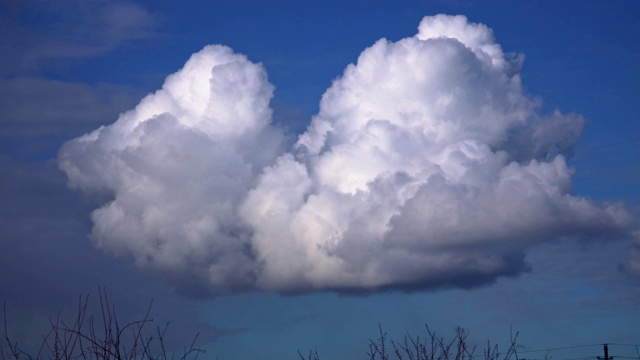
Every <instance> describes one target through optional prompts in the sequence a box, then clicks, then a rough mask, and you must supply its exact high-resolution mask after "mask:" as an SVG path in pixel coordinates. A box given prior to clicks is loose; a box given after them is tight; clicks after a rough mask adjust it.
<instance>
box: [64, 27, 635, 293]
mask: <svg viewBox="0 0 640 360" xmlns="http://www.w3.org/2000/svg"><path fill="white" fill-rule="evenodd" d="M521 62H522V57H518V56H513V55H509V54H506V55H505V54H504V53H503V51H502V49H501V47H500V45H499V44H497V43H496V42H495V40H494V38H493V34H492V33H491V30H490V29H488V28H487V27H486V26H484V25H481V24H471V23H468V22H467V20H466V18H464V17H462V16H456V17H450V16H444V15H438V16H435V17H426V18H425V19H424V20H423V21H422V23H421V24H420V27H419V33H418V34H417V35H416V36H414V37H411V38H406V39H403V40H400V41H398V42H395V43H394V42H389V41H387V40H384V39H382V40H380V41H378V42H376V43H375V44H374V45H373V46H371V47H370V48H368V49H366V50H365V51H363V53H362V54H361V55H360V57H359V59H358V62H357V63H356V64H351V65H349V66H348V67H347V68H346V70H345V72H344V74H343V75H342V77H340V78H339V79H337V80H336V81H335V82H334V83H333V85H332V86H331V87H330V88H329V89H328V90H327V92H326V93H325V94H324V96H323V98H322V101H321V104H320V112H319V113H318V114H317V115H316V116H315V117H314V118H313V120H312V122H311V124H310V126H309V128H308V129H307V131H306V132H305V133H303V134H302V135H300V137H299V139H298V141H297V143H296V144H295V145H294V147H293V148H292V149H290V151H289V152H284V151H283V150H282V148H281V141H282V137H281V134H280V133H279V132H278V131H277V130H276V129H275V127H274V126H273V125H271V124H270V121H271V110H270V108H269V106H268V103H269V100H270V98H271V94H272V91H273V87H272V86H271V85H270V84H269V83H268V82H267V80H266V74H265V72H264V70H263V69H262V67H261V66H260V65H256V64H252V63H250V62H249V61H248V60H247V59H246V58H245V57H244V56H242V55H238V54H234V53H232V51H231V50H230V49H228V48H225V47H221V46H211V47H206V48H205V49H204V50H202V51H201V52H199V53H196V54H194V55H193V56H192V57H191V59H190V60H189V61H188V62H187V64H186V65H185V67H184V68H183V69H182V70H180V71H179V72H177V73H176V74H173V75H171V76H170V77H168V78H167V80H166V82H165V85H164V86H163V89H162V90H160V91H158V92H156V93H155V94H152V95H149V96H148V97H146V98H145V99H143V100H142V101H141V103H140V104H139V105H138V106H137V107H136V108H135V109H134V110H132V111H130V112H128V113H125V114H123V115H122V116H120V118H119V119H118V121H117V122H116V123H114V124H113V125H110V126H108V127H103V128H100V129H98V130H96V131H94V132H93V133H91V134H87V135H85V136H83V137H80V138H78V139H75V140H73V141H71V142H69V143H67V144H66V145H65V146H64V147H63V149H62V150H61V152H60V157H59V163H60V167H61V168H62V169H63V170H64V171H65V172H66V173H67V175H68V176H69V179H70V184H71V186H72V187H75V188H78V189H82V190H84V191H87V192H101V193H105V192H106V193H109V194H110V195H111V196H112V197H113V201H111V202H109V203H107V204H105V205H104V206H103V207H101V208H100V209H97V210H96V211H94V212H93V214H92V219H93V221H94V229H93V232H92V238H93V240H94V241H95V242H96V244H97V245H98V246H99V247H101V248H103V249H105V250H107V251H111V252H114V253H115V254H117V255H127V256H133V257H134V258H135V259H136V262H137V263H138V265H140V266H141V267H144V268H148V269H153V270H155V271H157V272H160V273H162V274H164V275H165V276H166V277H167V278H168V279H170V280H171V281H172V282H173V283H174V284H175V285H176V286H178V287H188V286H204V287H210V289H212V290H213V291H225V290H226V291H236V290H243V289H252V288H259V289H267V290H274V291H282V292H297V291H313V290H345V291H368V290H374V289H388V288H399V289H405V290H411V289H420V288H437V287H446V286H461V287H468V286H478V285H482V284H486V283H488V282H491V281H493V280H495V279H496V278H497V277H499V276H509V275H517V274H519V273H521V272H522V271H526V270H527V269H528V264H527V263H526V262H525V257H524V255H525V253H526V250H527V248H528V247H530V246H532V245H534V244H536V243H541V242H547V241H554V240H558V239H561V238H565V237H601V236H615V235H619V234H623V233H625V232H626V231H627V229H628V227H629V226H630V223H631V217H630V215H628V213H627V212H626V210H625V209H624V208H623V207H622V206H621V205H607V206H604V207H599V206H597V205H596V204H594V203H592V202H590V201H589V200H587V199H585V198H580V197H576V196H573V195H572V194H571V190H572V189H571V175H572V172H573V171H572V169H571V168H569V167H568V166H567V164H566V156H567V155H569V154H570V153H571V147H572V145H573V144H574V142H575V140H576V139H577V138H578V136H579V135H580V133H581V131H582V129H583V127H584V124H585V121H584V119H583V118H582V117H580V116H579V115H575V114H569V115H565V114H561V113H553V114H549V115H543V114H539V113H538V109H537V106H536V103H535V102H534V101H532V100H531V99H529V98H528V97H527V96H526V95H525V94H524V93H523V91H522V88H521V85H520V77H519V71H520V68H521ZM187 279H189V280H187ZM185 284H186V285H185Z"/></svg>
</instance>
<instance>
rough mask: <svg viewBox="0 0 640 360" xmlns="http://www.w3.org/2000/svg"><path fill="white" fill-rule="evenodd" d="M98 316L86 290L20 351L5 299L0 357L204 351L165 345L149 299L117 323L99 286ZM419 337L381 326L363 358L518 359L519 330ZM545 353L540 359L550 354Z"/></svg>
mask: <svg viewBox="0 0 640 360" xmlns="http://www.w3.org/2000/svg"><path fill="white" fill-rule="evenodd" d="M99 300H100V311H99V316H97V317H96V316H93V315H90V316H89V315H88V314H87V305H88V303H89V296H88V295H87V296H86V297H84V298H83V297H80V299H79V301H78V308H77V311H76V315H75V318H74V319H73V320H72V321H71V322H67V321H64V320H63V319H62V318H61V316H60V314H58V315H57V316H56V317H55V319H49V324H50V329H49V332H48V333H47V334H46V335H44V336H43V339H42V342H41V344H40V346H39V349H38V350H37V351H36V352H35V354H33V353H29V352H28V351H25V350H24V349H23V348H21V347H20V345H19V344H18V343H17V342H15V341H12V339H11V337H10V335H9V330H8V324H7V322H8V321H7V312H6V305H5V308H4V333H3V339H2V341H1V342H0V353H1V355H0V360H41V359H53V360H79V359H82V360H197V358H198V355H200V354H202V353H204V352H205V351H204V350H203V349H201V348H198V347H196V346H195V342H196V340H197V338H198V335H196V336H195V337H194V339H193V341H192V342H191V344H190V345H189V346H187V347H185V348H184V349H183V350H182V351H181V352H180V353H179V354H176V353H175V352H171V353H170V352H169V351H167V348H166V347H165V334H166V332H167V328H168V324H167V325H165V326H163V327H159V326H158V327H156V328H155V329H153V330H150V329H149V327H150V326H149V325H150V324H151V323H152V322H153V319H152V318H151V317H150V313H151V304H150V305H149V307H148V309H147V311H146V313H145V315H144V317H142V319H139V320H136V321H132V322H128V323H126V324H124V325H121V324H120V322H119V321H118V317H117V315H116V309H115V306H114V305H113V304H112V303H110V302H109V298H108V296H107V293H106V292H105V291H104V290H100V291H99ZM425 327H426V333H425V335H424V337H422V338H421V337H420V336H415V337H414V336H411V335H405V336H404V338H402V340H393V339H390V338H389V336H388V335H387V333H386V332H385V331H384V330H383V329H382V327H381V326H380V327H379V329H378V331H379V335H378V337H377V338H375V339H373V340H372V339H370V340H369V349H368V351H366V358H367V359H369V360H390V359H397V360H405V359H406V360H473V359H476V358H479V359H480V360H511V359H512V358H513V359H515V360H518V354H517V351H516V339H517V337H518V333H516V334H515V335H513V334H512V336H511V343H510V345H509V347H508V348H507V349H506V351H505V352H501V351H500V350H499V348H498V345H492V344H491V343H490V342H487V346H486V348H484V349H483V351H482V354H476V347H475V346H474V347H471V346H470V345H469V343H468V341H467V337H468V335H469V333H468V332H467V331H466V330H465V329H463V328H456V330H455V333H454V335H453V337H451V338H450V339H448V340H445V339H444V338H442V337H438V336H437V335H436V332H435V331H432V330H431V329H430V328H429V327H428V326H426V325H425ZM298 357H299V358H300V360H320V355H319V353H318V350H317V349H313V350H310V351H309V354H308V355H307V356H305V355H303V354H302V353H301V352H300V351H298ZM549 359H550V358H549V357H548V356H545V360H549Z"/></svg>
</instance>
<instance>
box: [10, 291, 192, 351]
mask: <svg viewBox="0 0 640 360" xmlns="http://www.w3.org/2000/svg"><path fill="white" fill-rule="evenodd" d="M99 297H100V314H99V316H97V317H96V316H93V315H90V316H88V314H87V305H88V303H89V296H88V295H87V296H86V297H84V298H83V297H80V299H79V301H78V309H77V312H76V315H75V318H74V319H73V320H72V321H70V322H67V321H65V320H63V319H62V318H61V316H60V314H58V315H57V316H56V318H55V319H49V323H50V325H51V327H50V329H49V332H48V333H47V334H46V335H44V336H43V339H42V342H41V344H40V347H39V349H38V350H37V351H36V352H35V354H34V353H29V352H28V351H26V350H24V349H23V348H22V347H21V346H20V345H19V344H18V342H16V341H13V340H12V339H11V337H10V336H9V330H8V324H7V311H6V304H5V306H4V309H3V310H4V335H3V341H2V344H1V345H0V353H1V357H0V359H2V360H40V359H53V360H79V359H82V360H107V359H108V360H152V359H153V360H156V359H157V360H169V359H171V360H187V359H193V360H196V359H197V358H198V355H199V354H201V353H204V350H202V349H200V348H198V347H196V346H195V342H196V340H197V338H198V335H196V336H195V337H194V339H193V342H192V343H191V344H190V345H189V346H188V347H185V348H184V349H183V351H181V352H180V353H179V354H176V353H175V352H169V351H167V349H166V347H165V334H166V333H167V328H168V324H166V325H165V326H163V327H160V326H158V327H156V328H155V329H150V326H149V325H150V324H151V323H152V322H153V319H152V318H151V317H150V313H151V304H150V305H149V308H148V309H147V311H146V313H145V315H144V317H143V318H142V319H140V320H136V321H132V322H128V323H126V324H124V325H123V324H120V322H119V321H118V317H117V315H116V308H115V306H114V305H113V304H112V303H110V302H109V298H108V296H107V293H106V292H105V291H104V290H100V291H99Z"/></svg>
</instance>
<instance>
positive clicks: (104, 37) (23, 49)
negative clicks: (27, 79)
mask: <svg viewBox="0 0 640 360" xmlns="http://www.w3.org/2000/svg"><path fill="white" fill-rule="evenodd" d="M33 18H38V19H39V22H38V24H36V25H34V24H30V26H25V25H24V23H26V22H28V21H27V20H25V19H33ZM0 20H1V21H0V30H1V31H2V33H3V34H5V36H4V39H3V41H0V50H2V52H3V54H4V56H3V57H2V59H0V65H3V66H2V67H0V69H1V70H2V72H1V73H0V74H2V75H9V76H15V75H16V72H17V73H19V74H20V73H22V74H23V73H29V74H33V73H37V72H38V71H39V70H41V69H42V68H51V67H53V68H56V64H57V63H56V61H59V60H63V61H68V60H78V59H84V58H88V57H94V56H99V55H104V54H106V53H108V52H110V51H112V50H113V49H115V48H117V47H120V46H123V45H126V44H128V43H131V42H134V41H136V40H140V39H145V38H150V37H153V36H155V35H157V28H158V25H159V24H160V21H159V19H158V17H157V16H156V15H154V14H151V13H149V12H148V11H146V10H145V9H143V8H142V7H140V6H138V5H136V4H134V3H129V2H101V1H98V2H82V1H76V0H68V1H58V2H55V3H49V2H31V3H20V4H18V5H17V6H16V7H15V8H14V9H13V11H0Z"/></svg>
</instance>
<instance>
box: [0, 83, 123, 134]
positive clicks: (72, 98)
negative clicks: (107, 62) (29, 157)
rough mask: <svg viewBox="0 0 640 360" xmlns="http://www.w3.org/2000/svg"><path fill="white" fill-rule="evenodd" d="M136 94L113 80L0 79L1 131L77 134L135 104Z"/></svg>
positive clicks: (100, 123) (6, 132) (107, 120)
mask: <svg viewBox="0 0 640 360" xmlns="http://www.w3.org/2000/svg"><path fill="white" fill-rule="evenodd" d="M132 98H134V91H133V90H132V89H129V88H126V87H123V86H117V85H110V84H97V85H95V86H89V85H86V84H81V83H72V82H62V81H56V80H46V79H41V78H24V77H19V78H12V79H6V80H0V133H2V134H3V136H43V135H60V134H65V135H71V136H77V135H78V134H82V133H84V132H86V131H89V130H91V129H94V128H95V127H97V126H100V125H102V124H106V123H108V122H109V121H111V120H112V119H113V118H114V117H117V116H118V114H119V112H120V111H121V110H124V109H127V108H128V107H131V106H132V105H135V102H133V101H132ZM34 103H35V104H36V106H34Z"/></svg>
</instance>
